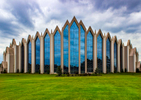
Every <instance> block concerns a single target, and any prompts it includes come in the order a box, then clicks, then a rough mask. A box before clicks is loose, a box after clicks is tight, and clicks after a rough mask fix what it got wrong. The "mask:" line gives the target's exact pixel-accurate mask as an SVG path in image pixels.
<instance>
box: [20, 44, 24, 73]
mask: <svg viewBox="0 0 141 100" xmlns="http://www.w3.org/2000/svg"><path fill="white" fill-rule="evenodd" d="M21 73H24V45H23V43H22V46H21Z"/></svg>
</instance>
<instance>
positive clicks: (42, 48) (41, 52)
mask: <svg viewBox="0 0 141 100" xmlns="http://www.w3.org/2000/svg"><path fill="white" fill-rule="evenodd" d="M40 72H41V74H43V73H44V38H43V36H42V34H41V40H40Z"/></svg>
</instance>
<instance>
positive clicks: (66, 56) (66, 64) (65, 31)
mask: <svg viewBox="0 0 141 100" xmlns="http://www.w3.org/2000/svg"><path fill="white" fill-rule="evenodd" d="M63 37H64V39H63V42H64V49H63V50H64V72H65V73H67V72H68V25H67V26H66V27H65V29H64V31H63Z"/></svg>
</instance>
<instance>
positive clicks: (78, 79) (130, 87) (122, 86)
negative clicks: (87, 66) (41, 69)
mask: <svg viewBox="0 0 141 100" xmlns="http://www.w3.org/2000/svg"><path fill="white" fill-rule="evenodd" d="M2 99H3V100H6V99H10V100H13V99H21V100H23V99H40V100H43V99H46V100H49V99H52V100H70V99H71V100H92V99H100V100H104V99H105V100H116V99H117V100H139V99H140V100H141V73H136V74H133V73H121V74H118V73H117V74H103V75H102V76H71V77H56V75H47V74H43V75H41V74H0V100H2Z"/></svg>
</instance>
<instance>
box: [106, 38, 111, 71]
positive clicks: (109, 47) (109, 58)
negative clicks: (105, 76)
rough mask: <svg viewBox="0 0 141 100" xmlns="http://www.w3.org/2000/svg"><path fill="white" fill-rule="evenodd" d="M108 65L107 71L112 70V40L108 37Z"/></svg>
mask: <svg viewBox="0 0 141 100" xmlns="http://www.w3.org/2000/svg"><path fill="white" fill-rule="evenodd" d="M106 65H107V73H110V72H111V41H110V39H109V38H108V39H107V41H106Z"/></svg>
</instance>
